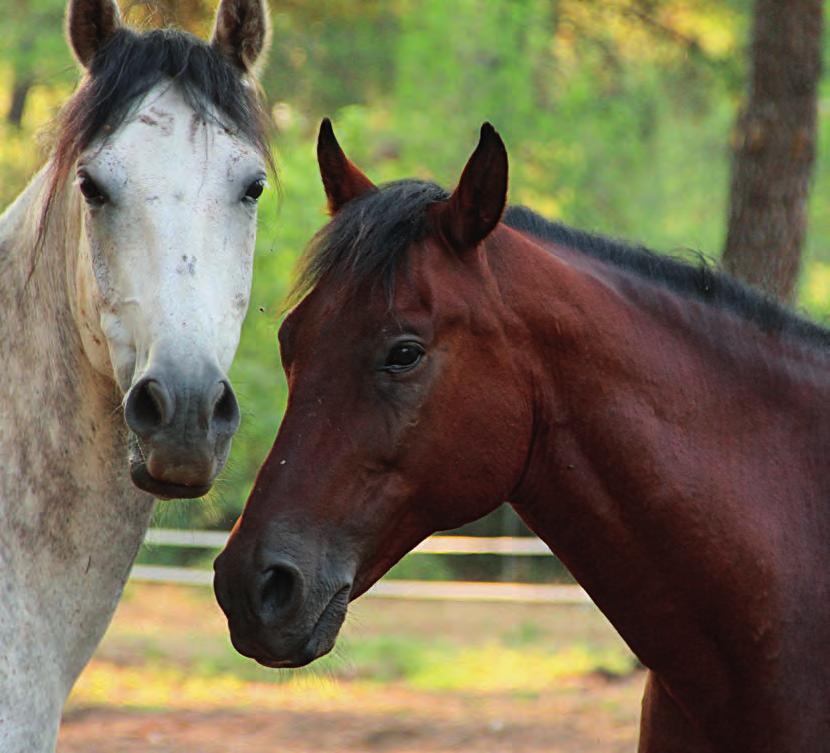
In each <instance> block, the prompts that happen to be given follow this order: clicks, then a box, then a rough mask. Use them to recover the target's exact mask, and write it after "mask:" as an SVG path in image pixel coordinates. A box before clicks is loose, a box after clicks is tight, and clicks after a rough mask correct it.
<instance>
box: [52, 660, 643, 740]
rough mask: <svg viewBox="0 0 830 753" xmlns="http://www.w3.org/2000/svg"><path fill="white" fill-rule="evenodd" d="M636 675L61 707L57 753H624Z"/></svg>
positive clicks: (631, 732) (634, 710) (634, 711)
mask: <svg viewBox="0 0 830 753" xmlns="http://www.w3.org/2000/svg"><path fill="white" fill-rule="evenodd" d="M641 691H642V678H641V677H640V676H634V677H631V678H627V679H625V680H624V681H620V682H609V681H607V680H605V679H601V678H587V679H582V680H579V681H572V682H570V683H568V685H567V686H566V687H563V690H562V692H561V694H557V695H549V694H545V695H543V696H540V697H539V698H536V699H522V698H515V697H511V696H488V697H475V696H466V697H465V696H459V695H458V694H455V693H454V694H452V695H448V694H435V693H417V692H412V691H408V690H403V689H385V690H384V691H383V692H382V694H380V693H379V694H378V697H376V698H372V699H367V698H365V697H364V698H361V699H360V703H359V708H358V709H355V708H351V707H350V703H351V699H350V698H349V697H348V692H347V693H345V694H344V697H343V698H341V699H340V700H338V701H336V702H328V703H321V704H317V707H315V708H304V709H303V708H299V709H292V708H286V709H281V710H268V711H261V710H246V711H241V710H231V711H221V710H209V711H198V710H181V711H172V712H149V711H119V710H117V709H111V708H97V709H96V708H94V709H85V710H78V711H75V712H70V713H69V714H68V716H67V717H66V718H65V720H64V724H63V728H62V731H61V739H60V745H59V751H60V753H139V752H143V751H158V753H183V752H184V751H188V752H191V751H192V752H193V753H266V751H268V752H269V753H271V752H272V751H279V753H341V752H342V753H355V752H356V751H366V752H369V751H381V752H383V753H427V752H429V753H445V752H446V753H449V752H450V751H453V752H458V751H465V752H466V753H495V752H496V751H499V752H501V751H505V752H506V751H511V752H512V751H515V752H516V753H519V752H521V753H531V752H532V753H541V752H542V751H545V753H587V752H588V751H591V752H593V753H618V752H619V753H623V751H625V752H626V753H631V752H632V751H634V750H635V748H636V739H637V717H638V710H639V709H638V705H639V696H640V693H641Z"/></svg>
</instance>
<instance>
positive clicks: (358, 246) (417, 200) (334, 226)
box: [289, 180, 449, 301]
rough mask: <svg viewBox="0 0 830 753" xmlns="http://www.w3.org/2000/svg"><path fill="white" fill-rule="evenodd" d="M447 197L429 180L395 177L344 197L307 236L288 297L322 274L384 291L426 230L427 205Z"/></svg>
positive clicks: (293, 297)
mask: <svg viewBox="0 0 830 753" xmlns="http://www.w3.org/2000/svg"><path fill="white" fill-rule="evenodd" d="M447 198H449V194H448V193H447V192H446V191H445V190H444V189H443V188H441V187H440V186H438V185H436V184H435V183H428V182H425V181H419V180H400V181H395V182H393V183H386V184H383V185H381V186H378V187H377V188H375V189H373V190H370V191H367V192H366V193H364V194H362V195H361V196H358V197H357V198H355V199H352V200H351V201H349V202H347V203H346V204H345V205H344V206H343V207H341V209H340V210H339V211H338V212H337V214H335V215H334V217H332V219H331V221H330V222H329V223H328V224H327V225H325V226H324V227H323V228H322V229H321V230H320V232H318V233H317V235H315V236H314V238H313V239H312V240H311V243H310V244H309V246H308V248H307V249H306V252H305V254H304V256H303V259H302V261H301V264H300V274H299V277H298V280H297V282H296V284H295V286H294V289H293V291H292V293H291V295H290V297H289V300H292V301H295V300H297V299H298V298H299V297H301V296H302V295H304V294H305V293H307V292H308V291H309V290H311V289H312V288H313V287H314V286H315V285H316V284H317V283H318V282H319V281H320V280H321V279H322V278H323V277H330V278H336V279H342V280H347V281H348V282H349V284H350V285H353V286H358V287H359V286H360V285H362V284H364V283H378V284H381V285H383V287H384V289H385V290H386V292H387V295H390V294H391V291H392V288H393V285H394V282H395V277H396V275H397V271H398V269H399V268H400V266H401V264H402V263H403V261H404V260H405V258H406V256H407V253H408V251H409V249H410V248H411V247H412V245H413V244H415V243H418V242H420V241H422V240H424V238H426V236H427V235H428V234H429V230H430V228H429V223H428V220H427V208H428V207H429V206H430V205H431V204H434V203H436V202H438V201H444V200H446V199H447Z"/></svg>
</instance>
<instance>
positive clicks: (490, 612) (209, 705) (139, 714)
mask: <svg viewBox="0 0 830 753" xmlns="http://www.w3.org/2000/svg"><path fill="white" fill-rule="evenodd" d="M188 593H189V592H188ZM192 598H193V597H190V596H187V597H184V596H183V595H182V594H181V593H178V592H174V591H163V590H158V589H156V590H155V591H153V590H150V591H142V592H141V597H140V598H137V597H136V596H135V594H133V595H132V596H131V597H130V598H128V599H126V600H125V602H124V603H122V606H121V607H120V608H119V612H118V614H117V616H116V619H115V621H114V623H113V626H112V628H111V630H110V633H109V634H108V636H107V639H105V641H104V643H103V644H102V646H101V649H100V650H99V652H98V654H97V655H96V658H95V659H94V660H93V662H92V663H91V665H90V666H89V668H88V669H87V671H86V672H85V674H84V675H83V676H82V678H81V681H80V682H79V686H78V688H76V694H75V696H74V700H72V699H71V700H70V703H69V705H68V707H67V711H66V713H65V715H64V721H63V725H62V728H61V734H60V739H59V745H58V753H139V752H141V753H144V752H145V751H146V752H152V753H155V752H158V753H185V752H187V753H266V751H267V752H268V753H274V752H276V753H312V752H314V753H341V752H342V753H357V752H361V753H375V752H378V753H445V752H446V753H449V752H450V751H453V752H454V753H458V752H459V751H464V752H465V753H508V752H511V753H512V752H514V751H515V752H516V753H542V751H544V752H545V753H618V752H619V753H623V751H625V752H626V753H632V752H633V751H634V750H635V749H636V740H637V724H638V717H639V704H640V695H641V693H642V687H643V680H644V677H643V673H642V672H641V671H635V672H633V673H629V674H627V675H625V676H623V677H615V676H610V675H607V674H605V673H603V672H596V671H594V672H591V673H589V674H583V675H580V676H575V677H563V678H561V679H558V680H557V681H556V682H555V683H554V684H551V685H550V686H548V687H545V688H543V689H542V690H534V691H529V690H522V689H521V687H520V685H521V684H519V687H518V689H517V688H513V689H511V690H509V691H504V690H497V691H490V692H483V691H481V690H479V689H474V688H472V689H462V690H459V689H453V690H441V689H435V688H432V689H424V688H418V687H413V686H412V684H411V683H409V684H407V683H406V682H405V681H401V680H393V681H389V682H364V681H357V680H355V681H349V680H348V679H346V680H345V681H344V680H343V679H342V678H333V679H329V680H327V679H326V678H325V677H323V678H308V679H307V680H306V681H305V682H304V683H299V684H298V683H290V684H274V683H268V682H262V681H259V680H258V679H257V676H256V675H254V676H253V679H252V677H246V676H244V675H245V671H243V672H242V674H241V675H240V676H239V677H235V678H234V679H233V682H232V684H230V685H229V684H228V683H229V682H231V681H230V680H229V679H228V678H229V675H228V674H227V672H225V670H224V669H223V670H222V672H224V674H222V673H219V674H217V676H216V677H215V678H213V677H209V678H208V679H206V680H203V681H200V682H199V683H198V688H197V690H194V689H193V687H190V686H186V685H184V684H180V685H175V682H179V683H181V682H182V681H181V679H179V680H175V681H172V680H171V681H170V682H172V683H173V686H172V687H173V689H172V690H171V689H170V688H167V690H166V691H165V692H167V693H168V694H167V695H163V693H162V692H161V691H162V690H164V688H162V687H161V685H159V686H158V690H156V689H155V688H147V687H142V686H143V685H147V684H151V683H162V682H166V681H167V680H165V679H164V678H165V677H167V675H165V674H164V673H165V672H167V671H168V670H167V669H165V667H167V662H168V661H169V659H170V657H169V656H167V655H165V654H164V649H163V648H159V646H162V647H164V646H170V647H172V648H171V649H170V651H171V654H170V655H171V656H174V657H176V660H179V659H180V658H181V657H186V656H187V651H188V650H189V649H192V650H194V651H195V650H196V649H199V650H203V651H204V650H208V649H209V648H210V645H211V644H210V641H211V640H214V639H215V640H219V636H220V634H221V631H223V630H224V624H223V623H222V621H221V619H220V618H219V617H218V615H215V614H214V613H213V612H211V611H210V609H211V607H210V605H209V602H208V601H207V598H206V597H205V601H204V604H202V602H199V603H189V602H188V600H190V601H191V602H192ZM199 598H200V599H201V598H202V597H199ZM379 601H380V600H378V601H376V602H371V601H369V600H366V602H365V603H364V604H362V605H360V606H359V608H358V609H357V610H356V611H357V612H358V616H357V618H356V622H357V624H358V626H359V627H358V630H360V631H361V632H362V633H367V634H369V636H370V638H371V637H372V635H373V634H374V633H375V632H376V631H378V632H383V631H392V630H393V629H395V626H397V629H398V630H404V628H403V627H402V626H406V629H409V630H414V631H418V630H419V629H420V627H421V626H420V623H423V626H424V627H426V625H427V624H428V625H429V627H430V629H432V630H434V629H436V626H439V627H440V630H441V632H442V635H443V636H444V637H446V636H449V637H450V639H452V638H453V636H455V638H456V639H457V640H459V641H462V640H463V641H464V645H467V644H468V643H475V642H476V641H477V640H479V638H480V637H481V640H484V638H485V637H486V636H487V635H488V634H489V633H491V632H492V631H493V629H494V625H495V624H499V623H501V624H502V626H504V625H508V627H509V625H510V624H511V623H512V622H516V624H528V620H533V624H534V625H536V626H537V628H536V629H537V630H540V631H552V632H551V635H556V636H560V638H559V640H564V641H566V642H567V641H569V640H571V637H570V635H569V631H570V632H573V633H574V634H576V633H579V634H580V635H584V634H585V633H587V634H589V636H590V635H593V640H607V641H617V640H618V639H617V638H616V636H613V634H612V633H611V632H610V628H608V627H607V625H606V624H605V623H604V622H603V621H602V619H601V617H596V616H594V615H586V614H585V613H584V612H580V613H579V614H578V615H577V614H576V613H573V612H571V613H568V612H565V613H562V612H552V611H551V610H550V608H546V607H541V608H540V607H529V606H521V605H516V606H515V607H508V608H505V607H504V606H502V607H496V606H492V605H480V604H477V605H476V604H468V605H447V604H433V605H424V604H411V603H409V604H407V603H404V602H397V603H390V602H385V603H379ZM203 613H204V614H203ZM194 614H198V615H199V616H200V619H199V621H198V622H196V621H194V616H193V615H194ZM205 615H207V617H208V618H207V619H206V618H205ZM419 621H420V623H419ZM136 631H138V632H139V633H140V634H141V635H142V636H144V638H143V639H142V640H143V641H144V642H143V643H141V644H138V643H136V638H135V636H136V635H137V632H136ZM159 632H161V635H160V636H158V633H159ZM150 634H152V635H153V636H154V637H158V639H159V641H160V643H159V645H158V646H157V645H156V644H148V643H147V639H146V636H147V635H150ZM545 635H547V633H545V632H543V636H542V638H541V640H543V641H546V640H547V638H545V637H544V636H545ZM562 636H564V637H562ZM221 639H222V640H225V638H224V636H223V635H222V636H221ZM138 645H141V646H142V647H143V648H142V651H141V652H139V651H138V650H137V649H136V646H138ZM148 647H149V648H148ZM139 653H143V654H144V655H143V656H138V654H139ZM147 654H149V655H150V656H151V658H150V660H149V662H148V659H147ZM181 660H182V661H184V659H181ZM234 660H236V657H234ZM194 666H195V665H194ZM243 669H244V668H243ZM526 671H529V672H532V671H533V668H532V667H529V668H528V669H527V670H526ZM119 673H120V674H119ZM112 677H115V678H116V679H115V680H113V679H112ZM159 677H161V679H159ZM142 692H144V693H145V695H144V696H142V695H141V693H142ZM145 696H146V697H149V698H150V701H149V702H147V701H141V700H140V699H141V698H143V697H145ZM156 698H158V699H161V701H160V703H158V704H157V705H155V701H154V700H153V699H156ZM136 699H139V700H138V701H137V700H136ZM154 706H155V707H154Z"/></svg>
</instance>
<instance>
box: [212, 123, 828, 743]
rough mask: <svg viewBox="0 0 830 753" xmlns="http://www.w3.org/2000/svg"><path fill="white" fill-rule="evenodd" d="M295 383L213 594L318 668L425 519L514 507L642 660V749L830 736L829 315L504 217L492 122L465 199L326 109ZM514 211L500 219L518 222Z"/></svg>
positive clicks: (234, 627)
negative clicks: (376, 151)
mask: <svg viewBox="0 0 830 753" xmlns="http://www.w3.org/2000/svg"><path fill="white" fill-rule="evenodd" d="M318 156H319V162H320V169H321V172H322V176H323V183H324V185H325V189H326V194H327V196H328V202H329V208H330V210H331V213H332V215H333V219H332V220H331V222H330V223H329V224H328V225H327V226H326V227H325V228H324V229H323V230H322V231H321V232H320V233H319V234H318V236H317V237H316V238H315V240H314V241H313V243H312V245H311V246H310V249H309V252H308V256H307V260H306V266H305V271H304V274H303V277H302V280H301V283H300V284H301V290H300V292H307V294H306V295H305V297H304V298H303V299H302V301H301V302H300V303H299V305H297V306H296V307H295V308H294V310H293V311H292V312H291V313H290V315H289V316H288V317H287V319H286V320H285V323H284V324H283V326H282V329H281V330H280V343H281V347H282V359H283V365H284V368H285V371H286V374H287V377H288V384H289V388H290V398H289V403H288V409H287V412H286V414H285V418H284V420H283V423H282V426H281V427H280V430H279V434H278V436H277V439H276V441H275V443H274V446H273V449H272V450H271V453H270V455H269V456H268V459H267V460H266V462H265V464H264V465H263V467H262V469H261V471H260V473H259V477H258V479H257V482H256V485H255V487H254V489H253V491H252V493H251V496H250V499H249V500H248V503H247V506H246V508H245V511H244V513H243V515H242V517H241V518H240V520H239V522H238V523H237V525H236V528H235V530H234V532H233V535H232V537H231V539H230V543H229V544H228V547H227V549H226V550H225V551H224V552H223V553H222V554H221V555H220V557H219V558H218V559H217V561H216V581H215V588H216V593H217V596H218V598H219V602H220V604H221V605H222V608H223V609H224V610H225V612H226V614H227V615H228V621H229V625H230V630H231V636H232V639H233V642H234V645H235V646H236V647H237V649H238V650H239V651H240V652H242V653H243V654H246V655H248V656H251V657H253V658H255V659H257V660H258V661H259V662H261V663H263V664H266V665H268V666H274V667H293V666H300V665H302V664H305V663H307V662H310V661H312V660H313V659H315V658H316V657H318V656H321V655H322V654H324V653H326V652H327V651H328V650H330V649H331V647H332V645H333V644H334V641H335V637H336V635H337V632H338V629H339V627H340V625H341V623H342V621H343V618H344V615H345V612H346V608H347V604H348V602H349V601H350V600H351V599H354V598H356V597H357V596H359V595H360V594H362V593H363V592H365V591H366V589H368V588H369V587H370V586H371V585H372V584H373V583H374V582H375V581H376V580H377V579H378V578H380V577H381V576H382V575H383V574H384V573H385V572H386V571H387V570H388V569H389V567H390V566H391V565H392V564H393V563H394V562H396V561H397V560H398V559H399V558H400V557H401V556H402V555H403V554H405V553H406V552H408V551H409V550H410V549H412V547H414V546H415V545H416V544H417V543H418V542H419V541H421V540H422V539H423V538H424V537H426V536H428V535H430V534H431V533H433V532H434V531H437V530H441V529H447V528H453V527H455V526H458V525H460V524H462V523H466V522H467V521H470V520H473V519H475V518H479V517H481V516H482V515H485V514H486V513H488V512H490V511H491V510H492V509H494V508H495V507H496V506H497V505H499V504H500V503H501V502H502V500H509V501H510V503H511V504H512V505H513V506H514V507H515V508H516V509H517V510H518V512H519V513H520V514H521V516H522V517H523V518H524V520H525V521H527V523H528V525H529V526H530V527H531V528H532V529H533V530H534V531H536V533H538V534H539V536H541V537H542V538H543V539H544V540H545V541H546V542H547V543H548V545H549V546H550V548H551V549H552V550H553V551H554V552H555V553H556V554H557V555H558V556H559V557H560V558H561V559H562V561H563V562H564V563H565V564H566V565H567V566H568V568H569V569H570V570H571V572H572V573H573V575H574V576H575V577H576V579H577V580H578V581H579V582H580V583H581V584H582V585H583V586H584V587H585V588H586V589H587V591H588V592H589V593H590V594H591V596H592V597H593V599H594V601H595V602H596V604H597V605H598V606H599V608H600V609H601V610H602V611H603V612H604V613H605V614H606V615H607V617H608V618H609V619H610V620H611V622H612V623H613V624H614V625H615V626H616V628H617V629H618V630H619V632H620V634H621V635H622V636H623V638H624V639H625V640H626V641H627V642H628V644H629V645H630V646H631V648H632V649H633V650H634V652H635V653H636V654H637V656H638V657H639V658H640V659H641V660H642V662H643V663H644V664H645V665H646V666H647V667H648V668H649V670H650V672H649V676H648V681H647V686H646V692H645V698H644V701H643V717H642V725H641V737H640V750H641V751H648V752H649V753H656V752H658V751H659V752H660V753H677V752H679V751H684V752H690V751H696V752H697V751H710V752H711V751H720V752H723V753H725V752H726V751H729V753H735V752H736V751H752V752H753V753H758V751H776V753H780V752H781V751H799V752H800V753H806V752H807V751H810V752H811V753H818V751H827V750H829V749H830V332H828V331H827V330H825V329H822V328H820V327H818V326H816V325H814V324H811V323H809V322H807V321H805V320H803V319H801V318H799V317H797V316H795V315H794V314H792V313H790V312H788V311H786V310H785V309H783V308H781V307H779V306H778V305H777V304H775V303H772V302H770V301H768V300H766V299H764V298H762V297H761V296H760V295H759V294H757V293H755V292H752V291H751V290H749V289H748V288H746V287H744V286H743V285H741V284H740V283H738V282H736V281H734V280H732V279H729V278H727V277H725V276H723V275H721V274H719V273H717V272H714V271H712V270H710V269H708V268H707V267H706V266H705V265H702V266H692V265H687V264H684V263H681V262H679V261H676V260H672V259H668V258H665V257H661V256H657V255H654V254H652V253H650V252H648V251H646V250H645V249H642V248H634V247H628V246H625V245H623V244H622V243H618V242H616V241H610V240H607V239H604V238H599V237H596V236H592V235H588V234H585V233H583V232H580V231H577V230H573V229H570V228H567V227H564V226H561V225H557V224H552V223H549V222H547V221H546V220H544V219H542V218H541V217H539V216H538V215H535V214H533V213H532V212H530V211H529V210H527V209H524V208H521V207H513V208H509V209H507V210H506V211H505V212H504V216H503V217H502V214H503V209H504V204H505V197H506V192H507V155H506V152H505V149H504V145H503V143H502V141H501V139H500V138H499V136H498V135H497V134H496V132H495V131H494V130H493V128H492V127H491V126H489V125H485V126H484V127H483V128H482V131H481V141H480V143H479V145H478V147H477V148H476V150H475V152H474V153H473V155H472V157H471V158H470V160H469V162H468V163H467V166H466V168H465V169H464V172H463V174H462V176H461V180H460V182H459V185H458V187H457V188H456V190H455V192H454V193H453V194H452V195H451V196H448V194H447V193H445V192H444V191H443V190H442V189H440V188H438V187H437V186H435V185H432V184H428V183H421V182H416V181H402V182H398V183H392V184H389V185H385V186H381V187H375V186H374V185H373V184H372V183H371V182H370V181H369V179H368V178H366V177H365V175H363V174H362V173H361V172H360V171H359V170H358V169H357V168H356V167H355V166H354V165H353V164H352V163H351V162H349V160H348V159H347V158H346V157H345V155H344V154H343V152H342V151H341V150H340V147H339V146H338V144H337V141H336V140H335V138H334V134H333V132H332V130H331V126H330V125H329V123H328V122H324V123H323V127H322V129H321V132H320V139H319V143H318ZM500 220H501V221H500Z"/></svg>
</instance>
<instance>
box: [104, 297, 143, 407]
mask: <svg viewBox="0 0 830 753" xmlns="http://www.w3.org/2000/svg"><path fill="white" fill-rule="evenodd" d="M101 330H102V331H103V333H104V337H105V338H106V343H107V347H108V356H109V357H108V361H109V363H110V364H112V366H111V368H112V370H113V371H114V372H115V380H116V382H118V386H119V387H120V388H121V390H122V392H126V391H127V390H128V389H129V388H130V385H131V384H132V381H133V374H134V372H135V370H136V349H135V347H134V345H133V338H132V336H131V335H130V331H129V329H128V328H127V326H125V324H124V321H123V320H122V318H121V317H120V316H119V315H118V314H116V313H113V312H112V311H104V312H102V313H101Z"/></svg>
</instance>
